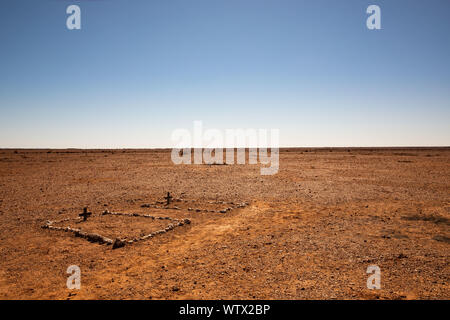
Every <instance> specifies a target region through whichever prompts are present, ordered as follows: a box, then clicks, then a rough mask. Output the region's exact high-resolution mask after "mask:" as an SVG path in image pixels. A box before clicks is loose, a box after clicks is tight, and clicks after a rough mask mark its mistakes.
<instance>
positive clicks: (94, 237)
mask: <svg viewBox="0 0 450 320" xmlns="http://www.w3.org/2000/svg"><path fill="white" fill-rule="evenodd" d="M101 215H112V216H114V215H115V216H129V217H143V218H150V219H153V220H154V219H158V220H169V221H172V223H170V224H169V225H168V226H167V227H165V228H164V229H161V230H157V231H153V232H151V233H149V234H147V235H145V236H142V237H139V238H134V239H132V240H123V239H119V238H116V239H114V240H113V239H110V238H107V237H104V236H102V235H100V234H98V233H90V232H84V231H82V230H80V229H75V228H71V227H56V226H54V225H53V224H54V223H60V222H65V221H70V220H73V219H70V218H66V219H62V220H58V221H50V220H47V222H46V223H45V224H44V225H43V226H42V228H43V229H49V230H58V231H64V232H72V233H73V234H74V235H75V237H80V238H83V239H86V240H88V241H89V242H98V243H100V244H106V245H112V248H113V249H116V248H120V247H123V246H125V245H126V244H133V243H134V242H138V241H143V240H147V239H150V238H153V237H154V236H156V235H158V234H163V233H166V232H168V231H170V230H173V229H175V228H176V227H180V226H183V225H187V224H190V223H191V221H190V220H189V219H174V218H171V217H157V216H151V215H148V214H139V213H123V212H110V211H108V210H105V211H104V212H103V213H102V214H101ZM75 220H79V221H81V220H82V219H81V218H75Z"/></svg>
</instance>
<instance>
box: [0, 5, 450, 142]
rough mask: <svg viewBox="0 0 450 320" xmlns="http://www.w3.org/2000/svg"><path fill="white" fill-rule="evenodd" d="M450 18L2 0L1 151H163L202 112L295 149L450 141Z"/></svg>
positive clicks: (442, 8)
mask: <svg viewBox="0 0 450 320" xmlns="http://www.w3.org/2000/svg"><path fill="white" fill-rule="evenodd" d="M71 4H76V5H78V6H79V7H80V9H81V29H80V30H69V29H68V28H67V27H66V20H67V18H68V17H69V14H67V13H66V8H67V7H68V6H69V5H71ZM372 4H375V5H378V6H379V7H380V9H381V30H369V29H368V28H367V26H366V20H367V18H368V16H369V15H368V14H367V13H366V9H367V7H368V6H369V5H372ZM449 14H450V1H448V0H428V1H425V0H423V1H413V0H396V1H381V0H371V1H365V0H345V1H335V0H314V1H313V0H308V1H302V0H133V1H126V0H84V1H68V0H67V1H66V0H39V1H36V0H28V1H25V0H2V1H0V148H156V147H170V146H172V145H173V141H171V134H172V132H173V131H174V130H176V129H179V128H185V129H188V130H191V131H192V130H193V123H194V121H196V120H199V121H202V123H203V127H204V128H205V129H208V128H211V129H219V130H224V129H235V128H244V129H247V128H254V129H279V130H280V145H281V146H286V147H288V146H291V147H293V146H299V147H302V146H304V147H339V146H354V147H356V146H361V147H364V146H450V125H449V123H450V121H449V120H450V19H449V18H448V17H449Z"/></svg>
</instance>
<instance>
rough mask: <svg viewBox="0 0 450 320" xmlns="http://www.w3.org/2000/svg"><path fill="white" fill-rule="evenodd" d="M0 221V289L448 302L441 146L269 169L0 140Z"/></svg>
mask: <svg viewBox="0 0 450 320" xmlns="http://www.w3.org/2000/svg"><path fill="white" fill-rule="evenodd" d="M167 192H170V193H171V195H172V196H173V200H172V202H171V203H170V204H169V206H166V205H165V201H166V200H165V199H164V197H165V196H166V195H167ZM84 207H88V210H89V211H90V212H92V215H91V216H90V217H89V218H88V219H87V221H81V219H78V214H79V213H81V212H82V210H83V208H84ZM105 211H106V212H107V213H108V212H110V213H126V214H128V213H134V214H135V215H113V214H107V215H104V214H102V213H103V212H105ZM149 216H152V217H167V220H165V219H154V218H149ZM0 219H1V224H0V298H1V299H450V285H449V282H450V281H449V280H450V267H449V257H450V250H449V249H450V227H449V226H450V148H385V149H376V148H375V149H369V148H360V149H352V148H350V149H347V148H336V149H282V150H281V151H280V168H279V172H278V173H277V174H275V175H272V176H261V175H260V165H259V164H258V165H249V164H246V165H174V164H173V163H172V161H171V157H170V150H0ZM183 219H189V221H190V223H185V224H183V225H180V226H177V227H175V228H173V229H171V228H169V229H168V230H167V232H164V233H160V234H152V236H151V237H148V238H147V239H143V240H139V241H134V242H133V239H135V240H137V239H141V238H142V237H144V238H145V235H146V234H149V233H152V232H154V231H156V230H161V228H162V229H163V230H165V229H164V228H166V227H167V226H168V225H171V224H172V222H173V221H186V220H183ZM48 220H50V221H52V222H53V223H54V225H55V226H60V227H61V228H66V227H69V226H70V227H71V228H75V229H81V230H85V231H87V232H92V233H98V234H101V235H104V236H106V237H109V238H111V239H114V238H120V239H124V240H125V241H128V242H126V245H125V246H123V247H119V248H116V249H112V245H108V244H100V243H95V242H94V243H93V242H89V241H87V239H84V238H83V237H80V236H75V234H74V233H72V232H68V231H61V230H52V229H48V228H42V226H44V225H45V224H46V223H47V221H48ZM70 265H77V266H79V267H80V269H81V288H80V289H79V290H76V289H75V290H69V289H68V288H67V287H66V281H67V278H68V277H69V275H68V274H67V273H66V271H67V268H68V267H69V266H70ZM370 265H377V266H379V267H380V270H381V289H380V290H369V289H367V286H366V282H367V278H368V277H369V274H367V273H366V270H367V267H368V266H370Z"/></svg>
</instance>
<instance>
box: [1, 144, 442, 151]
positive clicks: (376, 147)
mask: <svg viewBox="0 0 450 320" xmlns="http://www.w3.org/2000/svg"><path fill="white" fill-rule="evenodd" d="M248 148H252V147H245V149H248ZM445 148H450V145H449V146H437V145H436V146H359V147H353V146H341V147H329V146H322V147H317V146H316V147H314V146H311V147H304V146H303V147H298V146H297V147H283V146H280V147H279V149H280V150H281V149H445ZM171 149H172V147H148V148H145V147H142V148H141V147H139V148H129V147H124V148H72V147H68V148H40V147H39V148H0V150H171ZM190 149H200V148H190ZM202 149H215V147H211V148H202ZM235 149H242V148H235Z"/></svg>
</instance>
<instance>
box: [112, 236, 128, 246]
mask: <svg viewBox="0 0 450 320" xmlns="http://www.w3.org/2000/svg"><path fill="white" fill-rule="evenodd" d="M124 246H125V242H124V241H122V240H120V239H118V238H116V239H115V240H114V242H113V244H112V248H113V249H117V248H121V247H124Z"/></svg>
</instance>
